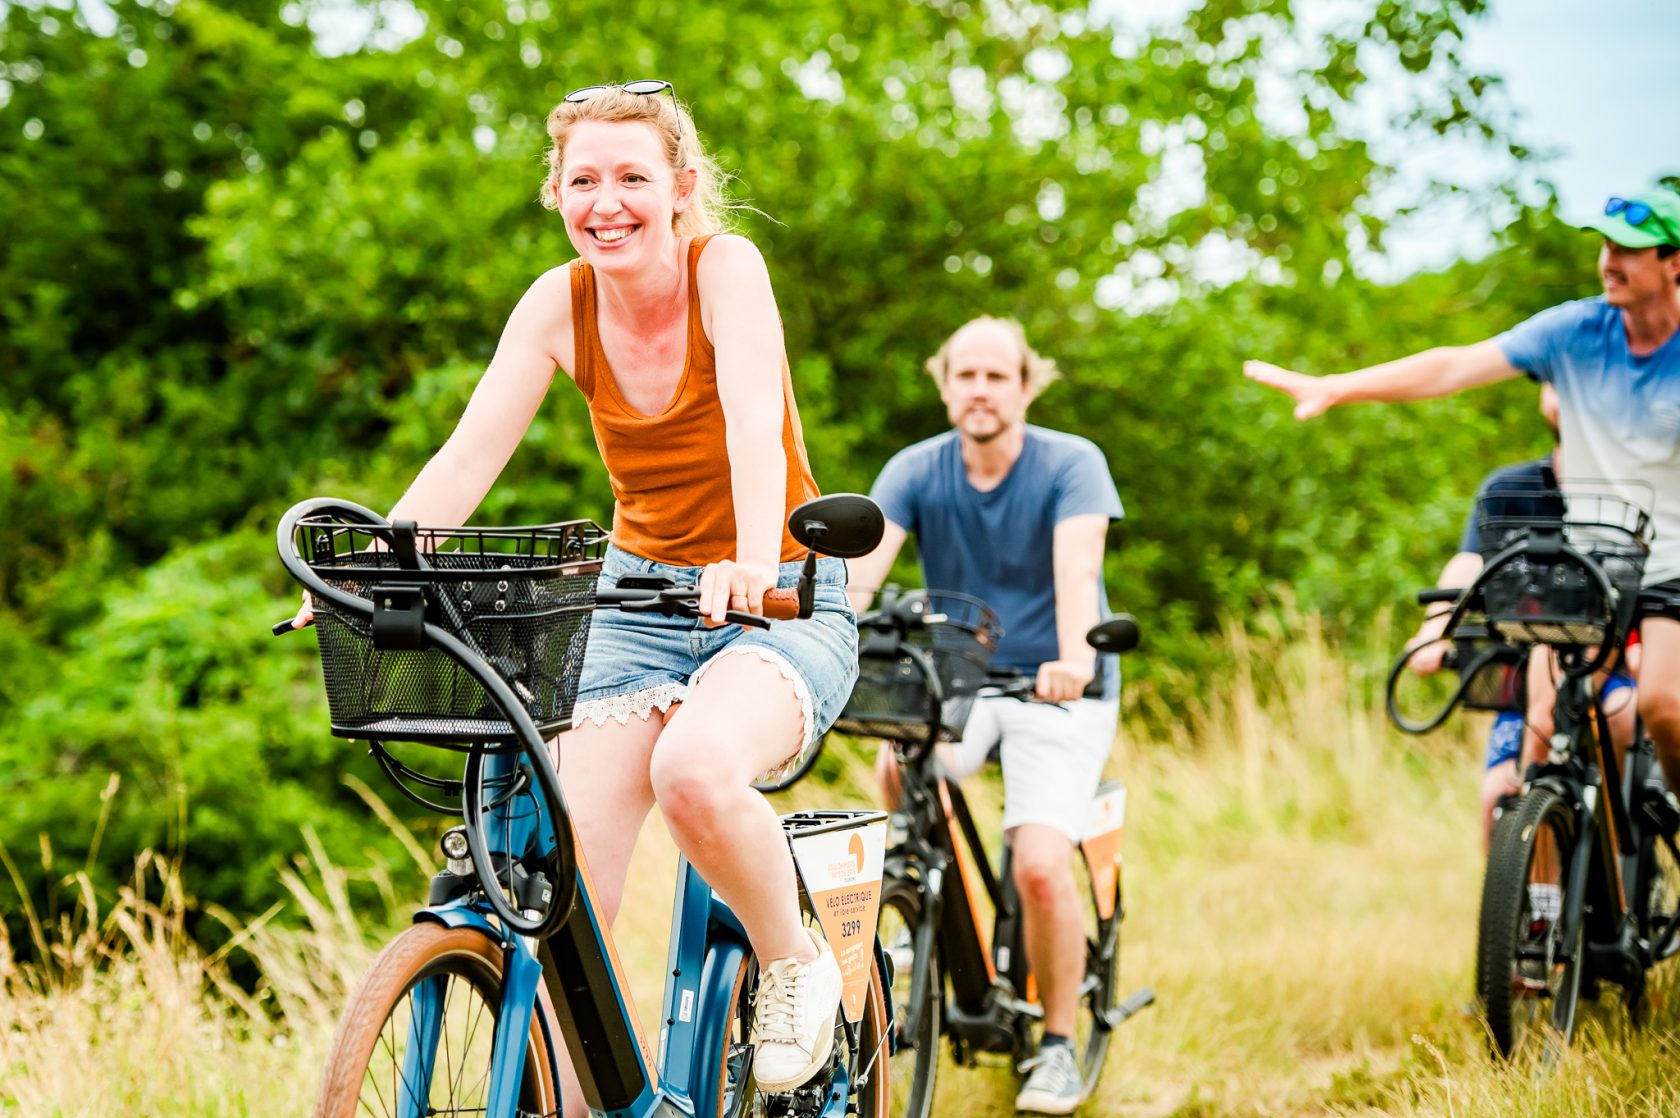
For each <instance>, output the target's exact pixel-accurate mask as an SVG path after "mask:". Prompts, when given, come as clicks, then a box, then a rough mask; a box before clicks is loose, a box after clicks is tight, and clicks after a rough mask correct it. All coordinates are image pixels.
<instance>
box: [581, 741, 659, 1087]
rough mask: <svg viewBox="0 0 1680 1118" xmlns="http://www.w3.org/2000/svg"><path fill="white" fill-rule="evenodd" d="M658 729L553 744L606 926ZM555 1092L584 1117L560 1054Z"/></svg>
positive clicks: (641, 816)
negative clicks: (558, 1081) (557, 749)
mask: <svg viewBox="0 0 1680 1118" xmlns="http://www.w3.org/2000/svg"><path fill="white" fill-rule="evenodd" d="M663 728H664V719H663V718H662V716H661V715H660V714H659V713H658V712H654V714H653V716H652V717H650V718H636V717H632V718H631V719H630V721H629V723H628V724H627V725H619V724H618V723H617V722H615V721H613V720H612V719H608V720H607V721H606V722H605V723H604V724H603V725H600V726H596V725H594V724H593V723H590V722H584V723H582V724H581V725H579V726H578V727H577V728H576V729H574V730H571V731H569V732H568V733H565V734H562V735H560V737H559V739H558V748H559V756H560V766H559V767H560V788H561V791H563V792H564V793H565V794H566V809H567V811H568V812H569V813H570V815H571V817H572V826H573V828H574V829H575V830H576V832H577V839H578V849H579V850H580V851H581V852H582V855H583V858H584V861H585V863H586V864H587V865H588V867H589V880H590V883H591V884H592V885H593V886H594V890H593V895H594V898H595V905H596V911H597V913H598V914H599V915H600V918H601V919H602V920H603V921H604V922H605V923H606V924H607V925H608V926H609V927H610V926H611V925H612V923H613V922H614V921H615V920H616V919H617V918H618V910H619V906H620V904H621V903H622V902H623V900H624V879H625V877H626V875H627V874H628V873H629V872H630V856H631V855H632V854H634V853H635V850H636V838H637V836H639V835H640V834H641V831H642V824H643V822H645V821H646V819H647V814H648V809H649V808H651V807H652V806H653V787H652V785H651V784H649V783H648V759H649V758H650V757H652V755H653V745H654V742H655V741H657V740H658V738H659V733H660V731H661V730H662V729H663ZM560 1087H561V1097H562V1101H563V1104H564V1113H566V1114H586V1113H588V1108H587V1107H586V1106H585V1104H584V1101H583V1090H582V1088H580V1087H579V1086H578V1080H577V1073H576V1072H575V1071H573V1070H572V1061H571V1056H570V1054H569V1053H566V1052H564V1051H563V1052H562V1053H561V1059H560Z"/></svg>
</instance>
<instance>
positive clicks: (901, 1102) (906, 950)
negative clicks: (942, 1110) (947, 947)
mask: <svg viewBox="0 0 1680 1118" xmlns="http://www.w3.org/2000/svg"><path fill="white" fill-rule="evenodd" d="M926 912H927V908H926V904H925V901H924V898H923V896H922V886H921V885H920V884H919V883H917V882H916V881H915V880H913V879H911V878H908V877H903V876H900V875H897V874H892V873H889V874H888V875H887V878H886V882H885V885H884V886H883V888H882V891H881V922H880V925H879V927H878V929H877V932H876V934H877V935H878V936H880V939H881V946H882V948H883V949H885V951H886V953H887V957H888V958H889V959H891V960H892V980H893V981H892V991H891V996H892V1005H893V1028H894V1029H896V1030H898V1036H897V1042H896V1044H894V1046H893V1048H894V1051H893V1055H892V1058H891V1060H890V1062H889V1066H890V1068H891V1078H892V1100H891V1101H892V1106H891V1114H892V1115H893V1118H928V1115H930V1114H931V1113H932V1112H933V1093H934V1084H935V1082H936V1080H937V1079H938V1074H939V1036H940V1030H941V1028H942V1027H943V1012H944V1008H945V972H944V969H943V967H942V966H941V960H940V957H939V936H938V935H937V934H936V935H934V936H932V937H931V938H930V940H929V943H928V954H927V957H925V958H923V957H918V956H917V955H916V954H915V943H916V939H917V930H918V929H919V928H920V927H921V926H922V921H923V920H924V919H926ZM918 973H925V974H926V975H927V995H926V997H925V998H924V1004H923V1006H922V1016H921V1019H920V1020H919V1021H917V1022H916V1025H915V1030H916V1032H915V1035H914V1036H909V1035H906V1034H905V1032H904V1031H903V1030H904V1027H905V1022H906V1021H907V1020H908V1017H909V1012H910V994H911V989H912V987H913V984H914V982H915V980H916V975H917V974H918Z"/></svg>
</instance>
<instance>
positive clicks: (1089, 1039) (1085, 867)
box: [1072, 848, 1122, 1097]
mask: <svg viewBox="0 0 1680 1118" xmlns="http://www.w3.org/2000/svg"><path fill="white" fill-rule="evenodd" d="M1073 877H1074V881H1075V882H1076V883H1077V885H1078V887H1079V900H1080V907H1081V911H1082V913H1083V915H1084V920H1085V979H1084V981H1083V983H1082V984H1081V985H1080V988H1079V1016H1078V1017H1077V1018H1075V1029H1074V1035H1073V1038H1072V1039H1073V1052H1074V1057H1075V1059H1076V1061H1077V1062H1078V1064H1079V1074H1080V1078H1081V1079H1083V1080H1084V1083H1085V1094H1086V1097H1089V1096H1090V1095H1091V1093H1092V1092H1094V1091H1095V1090H1096V1088H1097V1080H1098V1079H1100V1078H1101V1077H1102V1070H1103V1062H1104V1061H1105V1060H1106V1059H1107V1058H1108V1043H1109V1041H1110V1039H1112V1037H1113V1035H1114V1025H1113V1014H1114V1010H1115V1005H1116V1003H1117V1002H1118V1001H1119V998H1120V920H1121V916H1122V911H1121V907H1122V906H1121V888H1120V875H1119V873H1118V872H1116V873H1115V875H1114V883H1113V885H1112V886H1102V887H1100V888H1101V889H1102V895H1101V896H1099V895H1098V890H1099V886H1098V884H1097V882H1096V879H1095V878H1094V876H1093V875H1092V873H1091V866H1090V864H1089V863H1088V862H1087V861H1086V859H1085V854H1084V851H1083V849H1081V848H1076V849H1075V850H1074V852H1073ZM1105 911H1106V912H1107V915H1106V916H1105V915H1104V912H1105Z"/></svg>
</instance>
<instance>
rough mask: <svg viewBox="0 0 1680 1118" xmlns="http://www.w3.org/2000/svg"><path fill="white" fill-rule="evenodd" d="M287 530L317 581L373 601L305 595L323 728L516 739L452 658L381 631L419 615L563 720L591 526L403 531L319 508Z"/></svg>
mask: <svg viewBox="0 0 1680 1118" xmlns="http://www.w3.org/2000/svg"><path fill="white" fill-rule="evenodd" d="M295 543H296V546H297V549H298V554H299V555H301V556H303V557H304V559H305V561H306V562H307V563H308V564H309V566H310V568H311V569H312V570H313V571H314V572H315V573H316V574H317V575H318V576H320V578H321V579H323V580H324V581H325V582H326V583H327V584H328V585H330V586H332V587H333V588H334V589H337V590H340V591H342V592H344V593H346V594H351V595H354V596H356V597H358V598H363V599H366V600H368V601H369V602H370V603H371V604H373V606H374V608H375V615H374V617H373V618H371V619H370V618H369V617H367V616H366V615H364V614H361V613H353V612H350V611H347V610H343V609H340V608H338V607H337V606H335V605H333V604H332V603H331V602H330V601H326V600H319V601H317V602H316V604H315V624H316V631H317V633H318V634H319V638H320V645H321V671H322V675H323V677H324V678H325V682H326V689H327V704H328V707H329V708H330V710H331V714H332V729H333V733H334V734H336V735H338V736H340V737H346V738H364V739H377V740H389V741H424V742H432V743H437V744H452V743H464V742H496V741H512V740H513V739H514V738H515V736H516V734H515V731H514V728H513V726H512V724H511V723H510V722H509V721H508V718H507V715H505V714H504V713H503V712H502V711H501V710H500V708H498V707H497V706H496V704H495V703H494V702H493V701H492V699H491V696H490V695H489V693H488V692H486V690H485V689H484V687H483V686H482V685H480V683H479V682H478V680H477V679H475V678H474V677H473V676H472V674H471V673H469V672H468V671H467V670H466V669H465V668H463V667H462V665H461V663H460V661H458V660H457V659H456V658H455V657H453V656H451V655H450V654H448V653H446V652H445V651H443V650H442V649H441V648H439V647H437V646H436V645H435V644H432V643H430V642H420V641H419V640H404V639H401V637H400V635H399V636H397V637H393V636H392V633H393V632H396V631H398V630H400V629H401V627H402V625H403V623H404V622H405V621H407V622H410V623H411V624H410V625H409V626H408V632H410V633H412V634H413V635H414V636H415V637H417V636H418V634H419V631H420V627H419V622H420V620H421V619H423V620H424V621H425V622H427V623H429V624H432V625H436V626H438V627H439V628H441V629H443V630H445V631H446V632H448V633H449V634H450V635H452V636H454V637H455V638H457V639H458V640H460V641H461V642H462V643H463V644H465V645H466V646H467V648H468V649H470V650H471V651H472V652H474V653H476V654H477V655H478V656H480V657H482V658H483V659H484V660H485V661H486V662H487V663H488V664H489V665H490V667H491V668H492V670H494V671H495V672H496V674H497V675H499V676H501V678H502V679H503V680H504V681H505V682H506V683H507V685H508V687H509V688H510V689H511V690H512V691H513V693H514V695H515V696H517V698H518V700H519V701H520V702H521V703H523V704H524V707H525V711H526V713H527V714H529V715H530V717H531V720H532V721H533V722H535V723H536V725H537V728H538V730H540V731H541V732H542V733H543V734H544V735H545V736H546V735H548V734H551V733H555V732H558V731H560V730H563V729H566V728H568V727H569V726H570V724H571V717H572V704H573V703H574V702H575V700H576V698H577V686H578V676H579V673H580V671H581V670H582V667H583V657H584V652H585V650H586V648H587V646H588V641H589V622H590V618H591V616H592V613H593V609H594V604H595V578H596V574H597V573H598V571H599V570H600V561H601V556H602V554H603V553H604V551H605V549H606V535H605V533H604V532H603V531H602V530H601V528H600V527H599V526H598V525H596V524H594V523H592V522H589V521H573V522H570V523H565V524H549V525H542V526H539V527H526V528H420V529H418V530H416V531H415V532H414V534H413V535H412V536H411V537H406V538H405V537H404V536H403V535H402V534H401V533H400V532H395V531H394V530H393V529H392V528H387V527H383V526H380V527H372V526H369V525H366V524H360V523H356V522H354V521H351V520H345V519H341V518H338V517H336V516H330V515H323V516H312V517H305V518H304V519H302V520H300V521H299V523H298V527H297V537H296V540H295ZM405 645H407V646H406V647H405Z"/></svg>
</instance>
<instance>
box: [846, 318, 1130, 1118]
mask: <svg viewBox="0 0 1680 1118" xmlns="http://www.w3.org/2000/svg"><path fill="white" fill-rule="evenodd" d="M927 370H928V373H929V374H930V375H931V376H932V377H933V378H934V380H935V381H936V382H937V383H938V385H939V392H940V396H941V398H942V399H943V400H944V402H945V407H946V410H947V412H948V413H949V416H950V420H951V427H952V429H951V430H950V431H947V432H945V433H944V434H942V435H936V436H934V437H933V438H931V439H927V440H925V441H923V442H920V443H917V444H916V445H914V446H911V447H908V448H906V449H905V450H902V451H900V452H899V453H898V454H896V455H894V456H893V458H892V459H891V460H890V461H888V462H887V464H886V466H885V467H883V468H882V470H881V476H880V477H879V478H877V479H876V481H875V486H874V488H873V489H872V490H871V492H870V496H871V497H873V498H874V499H875V501H876V503H877V504H879V505H880V506H881V510H882V511H883V512H884V513H885V514H886V518H887V527H886V534H885V535H884V536H883V537H882V540H881V545H880V547H878V548H877V549H876V550H875V551H874V552H872V553H871V554H869V555H867V556H865V557H864V558H862V559H859V560H854V561H853V562H852V564H851V582H850V591H851V594H852V603H853V605H854V607H855V608H857V609H859V610H860V611H861V610H862V609H864V608H866V607H867V606H868V604H869V601H870V598H871V596H872V595H873V594H874V592H875V590H876V589H878V588H879V586H880V584H881V581H882V580H883V579H884V578H885V577H886V575H887V572H888V570H889V569H890V568H891V567H892V564H893V560H894V558H895V557H896V556H897V554H898V551H899V548H900V547H901V546H902V545H903V543H904V541H905V539H906V538H908V537H909V536H910V535H912V534H913V535H915V537H916V545H917V550H918V552H919V554H920V557H921V562H922V574H923V579H924V581H925V583H926V585H927V586H928V587H929V588H932V589H937V590H955V591H960V592H962V593H965V594H970V595H973V596H974V597H977V598H979V599H981V600H982V601H984V602H985V603H986V604H987V605H988V606H990V607H991V608H992V610H993V611H994V612H996V614H997V615H998V620H999V621H1000V622H1001V623H1002V625H1003V636H1002V638H1001V639H1000V640H999V642H998V646H997V649H996V651H995V653H994V654H993V657H992V664H993V666H994V667H999V668H1006V669H1014V670H1018V671H1021V672H1023V673H1026V674H1029V675H1032V676H1033V677H1034V678H1035V680H1036V697H1037V698H1039V699H1041V700H1045V701H1044V702H1037V703H1028V702H1020V701H1017V700H1014V699H1004V698H990V699H981V700H979V701H978V702H977V703H976V704H975V706H974V712H973V714H972V715H971V716H970V718H969V722H968V725H967V726H966V727H965V729H964V732H963V740H962V742H961V745H960V747H959V748H958V749H957V750H956V751H954V752H952V753H949V754H947V755H946V760H947V762H948V765H949V767H950V768H951V770H952V772H953V775H955V776H957V777H959V778H960V777H962V776H964V775H967V774H968V773H970V772H972V771H974V770H976V769H978V768H979V767H980V766H981V765H983V764H984V763H985V760H986V757H987V755H988V753H989V752H990V751H991V749H992V747H994V746H997V747H998V748H999V749H1000V751H1001V755H1002V760H1003V781H1004V808H1003V826H1004V829H1005V830H1006V831H1007V832H1009V834H1010V839H1011V850H1012V855H1011V866H1012V870H1013V875H1014V879H1015V883H1016V885H1017V886H1018V888H1019V890H1020V895H1021V901H1022V912H1023V916H1024V921H1023V926H1024V932H1025V939H1026V949H1027V956H1028V965H1029V966H1030V967H1031V968H1032V972H1033V974H1034V976H1035V977H1036V978H1037V981H1038V988H1039V992H1040V994H1041V997H1042V1000H1043V1004H1044V1034H1043V1038H1042V1040H1041V1044H1040V1050H1039V1054H1038V1056H1037V1057H1035V1058H1034V1059H1033V1060H1032V1061H1029V1064H1028V1071H1029V1074H1028V1076H1027V1079H1026V1082H1025V1083H1024V1084H1023V1085H1022V1087H1021V1092H1020V1094H1019V1095H1018V1096H1017V1098H1016V1107H1017V1108H1018V1109H1021V1110H1028V1111H1033V1112H1036V1113H1041V1114H1070V1113H1072V1112H1073V1110H1074V1108H1075V1107H1077V1106H1078V1105H1079V1103H1080V1102H1082V1101H1083V1100H1084V1085H1083V1084H1082V1083H1081V1081H1080V1076H1079V1071H1078V1068H1077V1067H1076V1066H1075V1063H1074V1059H1073V1053H1072V1049H1071V1048H1070V1047H1069V1044H1068V1038H1069V1037H1070V1036H1071V1035H1072V1033H1073V1029H1074V1024H1075V1020H1076V1015H1077V1012H1078V1006H1079V987H1080V983H1081V982H1082V981H1083V978H1084V973H1085V933H1084V930H1083V922H1082V911H1081V907H1080V901H1079V894H1078V891H1077V889H1076V885H1075V881H1074V877H1073V869H1072V866H1073V851H1074V847H1075V846H1076V845H1077V844H1078V842H1079V841H1080V839H1081V838H1082V837H1083V836H1082V835H1081V834H1080V830H1081V827H1082V825H1083V823H1084V822H1085V818H1086V812H1087V809H1088V806H1089V804H1090V802H1091V799H1092V796H1093V794H1094V793H1095V791H1096V788H1097V785H1098V783H1099V782H1100V781H1101V779H1102V770H1103V765H1104V763H1105V762H1106V761H1107V759H1108V755H1109V751H1110V750H1111V749H1112V747H1113V744H1114V731H1115V726H1116V723H1117V721H1118V718H1119V709H1120V708H1119V685H1120V680H1119V670H1118V664H1117V662H1116V658H1115V657H1113V656H1106V657H1102V658H1101V659H1102V660H1105V661H1107V662H1106V663H1099V657H1098V656H1097V654H1096V653H1095V652H1093V651H1092V650H1091V647H1090V646H1089V645H1087V644H1086V643H1085V634H1086V632H1087V631H1088V630H1089V629H1090V628H1091V627H1092V626H1093V625H1095V624H1097V622H1099V621H1101V620H1102V619H1103V618H1104V617H1105V616H1106V615H1107V612H1108V610H1107V600H1106V596H1105V594H1104V591H1103V585H1102V564H1103V548H1104V543H1105V540H1106V538H1107V533H1108V526H1109V524H1110V522H1112V521H1115V520H1118V519H1120V517H1121V515H1122V511H1121V507H1120V497H1119V494H1118V493H1117V492H1116V491H1115V488H1114V479H1113V478H1112V477H1111V476H1110V474H1109V470H1108V463H1107V461H1106V460H1105V459H1104V458H1103V454H1102V451H1100V450H1098V449H1097V447H1096V445H1095V444H1093V443H1091V442H1090V441H1088V440H1086V439H1082V438H1079V437H1077V436H1075V435H1068V434H1063V433H1062V432H1059V431H1051V430H1047V429H1045V428H1042V427H1034V426H1031V425H1029V424H1028V423H1027V422H1026V414H1027V407H1028V405H1029V404H1031V403H1032V400H1033V398H1034V397H1035V396H1036V395H1037V394H1038V393H1039V392H1040V391H1042V390H1043V389H1044V387H1045V386H1046V385H1048V384H1049V383H1050V382H1051V381H1052V380H1053V379H1054V377H1055V364H1054V362H1052V361H1049V360H1047V359H1045V358H1044V357H1041V356H1040V355H1039V354H1037V353H1036V352H1034V351H1033V349H1032V347H1031V346H1030V345H1028V344H1027V339H1026V335H1025V333H1024V332H1023V331H1022V329H1021V326H1020V324H1019V323H1017V322H1015V321H1013V320H1012V319H999V318H992V317H990V316H982V317H980V318H977V319H975V320H974V321H972V322H969V323H968V324H966V325H964V326H963V327H962V328H961V329H959V330H958V331H957V332H956V333H954V334H952V335H951V337H950V339H949V340H947V341H946V343H945V344H944V345H943V346H942V347H940V350H939V352H938V353H936V354H935V355H934V356H933V357H932V358H931V359H930V360H929V361H928V363H927ZM1099 674H1100V676H1101V677H1102V686H1101V688H1100V690H1101V696H1100V697H1093V698H1086V697H1083V696H1084V695H1085V692H1086V689H1087V687H1088V686H1089V685H1090V684H1091V683H1092V682H1093V681H1094V680H1096V679H1097V678H1098V677H1099ZM1052 704H1060V705H1052ZM882 775H883V778H884V780H886V781H887V782H888V784H889V788H888V792H889V795H891V794H892V792H893V789H892V787H891V778H892V777H893V776H896V772H895V770H893V769H892V767H891V765H890V763H889V764H887V765H885V766H884V767H883V771H882Z"/></svg>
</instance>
